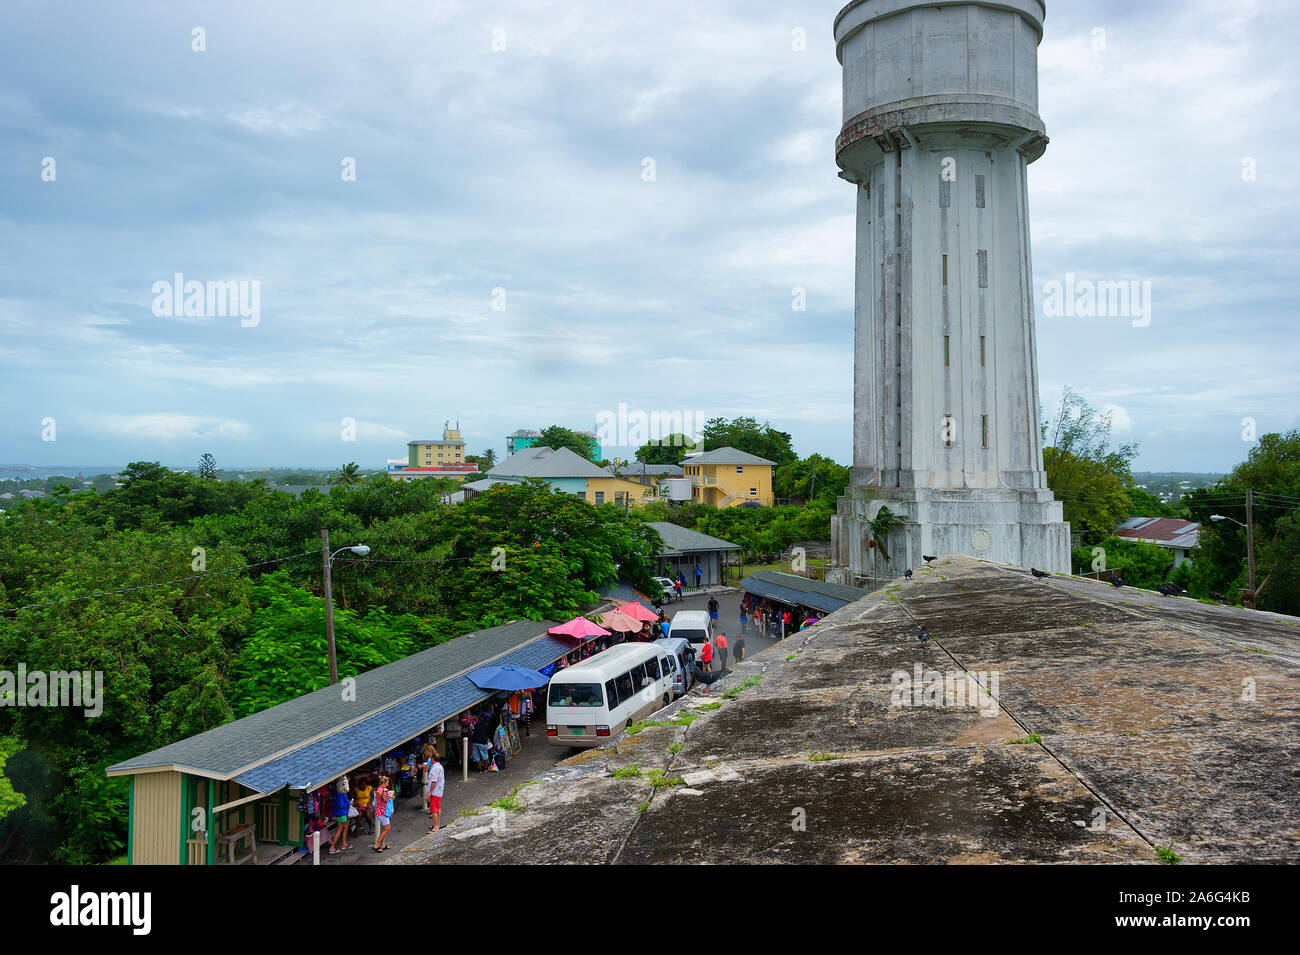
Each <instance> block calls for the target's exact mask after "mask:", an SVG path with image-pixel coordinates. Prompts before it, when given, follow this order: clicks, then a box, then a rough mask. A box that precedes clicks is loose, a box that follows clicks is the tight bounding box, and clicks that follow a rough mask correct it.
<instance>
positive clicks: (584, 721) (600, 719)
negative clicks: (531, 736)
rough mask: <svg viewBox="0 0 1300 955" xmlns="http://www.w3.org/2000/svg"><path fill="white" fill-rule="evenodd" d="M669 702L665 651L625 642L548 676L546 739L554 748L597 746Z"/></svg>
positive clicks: (669, 675) (669, 672) (668, 664)
mask: <svg viewBox="0 0 1300 955" xmlns="http://www.w3.org/2000/svg"><path fill="white" fill-rule="evenodd" d="M672 701H673V668H672V663H671V661H669V659H668V652H667V651H666V650H665V649H664V648H663V647H659V646H656V645H655V644H653V643H624V644H622V645H620V646H617V647H611V648H610V649H608V650H604V651H602V652H600V653H597V654H596V655H595V656H592V657H588V658H587V659H586V660H583V661H582V662H581V663H579V664H578V665H577V666H571V667H568V668H567V669H564V670H560V671H559V672H558V673H556V674H555V676H553V677H552V678H551V683H550V686H549V688H548V689H547V691H546V736H547V739H549V740H550V741H551V742H552V743H554V744H555V745H556V746H599V745H600V744H601V743H603V742H605V741H606V740H607V739H609V738H610V736H611V735H612V734H613V733H616V732H620V731H621V730H623V729H624V728H626V727H628V726H631V725H632V724H633V723H635V722H636V721H637V720H640V719H644V718H645V717H647V716H649V715H650V714H651V713H653V712H655V710H658V709H662V708H663V707H665V706H667V705H668V704H669V703H671V702H672Z"/></svg>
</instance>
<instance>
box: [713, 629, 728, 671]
mask: <svg viewBox="0 0 1300 955" xmlns="http://www.w3.org/2000/svg"><path fill="white" fill-rule="evenodd" d="M713 645H714V646H715V647H717V649H718V669H719V670H721V671H722V672H724V673H725V672H726V671H727V635H726V633H725V632H724V633H720V634H718V636H717V639H716V640H714V641H713Z"/></svg>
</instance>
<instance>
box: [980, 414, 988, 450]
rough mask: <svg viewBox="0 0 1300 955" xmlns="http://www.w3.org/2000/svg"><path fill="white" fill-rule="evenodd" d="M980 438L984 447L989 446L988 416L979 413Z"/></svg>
mask: <svg viewBox="0 0 1300 955" xmlns="http://www.w3.org/2000/svg"><path fill="white" fill-rule="evenodd" d="M980 440H981V442H982V444H983V446H984V447H986V448H987V447H988V446H989V416H988V415H986V414H982V415H980Z"/></svg>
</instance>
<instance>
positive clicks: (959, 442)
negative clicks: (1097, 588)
mask: <svg viewBox="0 0 1300 955" xmlns="http://www.w3.org/2000/svg"><path fill="white" fill-rule="evenodd" d="M1045 12H1046V11H1045V9H1044V5H1043V3H1042V2H1040V0H987V2H983V0H966V2H958V3H933V2H924V0H855V2H854V3H850V4H849V5H848V6H847V7H845V8H844V9H843V10H841V11H840V13H839V16H837V17H836V19H835V45H836V54H837V56H838V57H839V61H840V63H841V64H842V66H843V70H844V125H843V129H842V130H841V132H840V135H839V138H838V139H837V140H836V144H835V154H836V155H835V158H836V161H837V163H838V164H839V166H840V169H841V172H840V176H841V177H842V178H844V179H846V180H848V181H849V182H851V183H853V184H854V185H855V186H856V188H857V200H858V209H857V260H856V261H857V276H856V278H857V295H856V301H855V325H854V342H855V344H854V383H853V478H852V481H851V483H850V486H849V488H848V490H847V492H846V494H845V495H844V496H843V497H841V498H840V500H839V509H838V515H837V516H836V517H835V518H834V519H833V520H832V553H833V555H834V560H835V563H836V565H837V566H838V568H839V577H840V579H842V580H846V581H848V580H849V579H851V577H852V578H860V577H867V578H871V577H876V578H881V577H894V576H897V575H899V574H901V573H902V571H903V569H904V568H906V567H915V566H917V565H918V564H919V563H920V562H921V556H922V555H923V554H930V555H936V554H943V553H950V552H951V553H962V554H969V555H971V556H975V557H983V558H987V559H990V560H998V561H1005V562H1008V563H1013V564H1020V565H1022V566H1035V567H1039V568H1042V569H1045V570H1051V571H1068V570H1069V569H1070V556H1069V546H1070V527H1069V525H1068V524H1066V523H1065V522H1064V521H1063V519H1062V513H1061V505H1060V504H1059V503H1058V502H1057V501H1056V500H1054V498H1053V497H1052V493H1051V491H1049V490H1048V488H1047V482H1046V476H1045V474H1044V472H1043V449H1042V441H1041V438H1040V432H1039V406H1038V367H1037V349H1036V345H1035V336H1034V291H1033V280H1032V276H1031V270H1030V252H1029V209H1028V201H1027V193H1026V186H1025V182H1026V176H1027V173H1028V167H1029V164H1030V163H1031V162H1033V161H1034V160H1035V159H1037V158H1038V157H1039V156H1041V155H1042V154H1043V151H1044V149H1046V147H1047V136H1046V134H1045V130H1044V127H1043V121H1042V120H1041V119H1040V118H1039V116H1038V43H1039V41H1040V40H1041V39H1042V35H1043V18H1044V15H1045ZM882 507H888V508H889V510H890V512H892V514H894V515H895V516H896V517H897V518H898V519H900V520H901V521H902V523H901V526H895V527H894V529H892V530H889V529H888V525H889V524H890V523H895V524H897V522H890V521H889V520H888V519H887V518H886V519H884V520H877V518H878V516H879V512H880V509H881V508H882ZM873 520H875V529H874V530H873V527H872V522H873ZM865 582H867V583H870V582H871V581H870V580H867V581H865Z"/></svg>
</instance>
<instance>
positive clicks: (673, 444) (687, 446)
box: [636, 434, 695, 464]
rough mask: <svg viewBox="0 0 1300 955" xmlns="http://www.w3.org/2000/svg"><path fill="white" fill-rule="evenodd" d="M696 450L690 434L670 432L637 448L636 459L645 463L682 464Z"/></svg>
mask: <svg viewBox="0 0 1300 955" xmlns="http://www.w3.org/2000/svg"><path fill="white" fill-rule="evenodd" d="M694 450H695V440H694V439H693V438H691V437H690V436H689V435H685V434H670V435H668V436H667V437H663V438H660V439H658V440H654V441H647V442H646V443H645V444H643V445H641V447H639V448H637V449H636V459H637V460H638V461H640V462H641V463H643V464H681V463H682V460H683V459H684V458H685V457H686V455H687V453H688V452H690V451H694Z"/></svg>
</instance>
